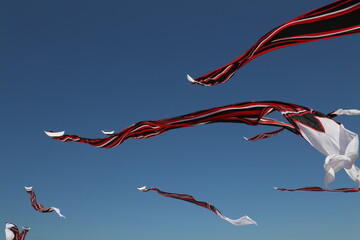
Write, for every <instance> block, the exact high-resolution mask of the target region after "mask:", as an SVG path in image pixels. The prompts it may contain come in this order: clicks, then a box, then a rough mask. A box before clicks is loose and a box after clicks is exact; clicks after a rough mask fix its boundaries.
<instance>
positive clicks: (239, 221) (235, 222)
mask: <svg viewBox="0 0 360 240" xmlns="http://www.w3.org/2000/svg"><path fill="white" fill-rule="evenodd" d="M138 190H140V191H142V192H149V191H155V192H157V193H159V194H160V195H162V196H164V197H171V198H175V199H179V200H183V201H187V202H190V203H193V204H196V205H198V206H200V207H203V208H206V209H208V210H210V211H212V212H214V213H215V214H216V215H217V216H219V217H221V218H222V219H224V220H226V221H228V222H229V223H231V224H233V225H236V226H243V225H250V224H255V225H257V223H256V222H255V221H254V220H252V219H251V218H250V217H248V216H243V217H241V218H239V219H235V220H234V219H230V218H228V217H225V216H224V215H223V214H222V213H221V212H220V211H219V210H218V209H217V208H216V207H215V206H214V205H212V204H210V203H208V202H202V201H198V200H196V199H195V198H194V197H193V196H191V195H188V194H179V193H169V192H164V191H161V190H159V189H158V188H154V187H152V188H149V189H146V187H145V186H144V187H139V188H138Z"/></svg>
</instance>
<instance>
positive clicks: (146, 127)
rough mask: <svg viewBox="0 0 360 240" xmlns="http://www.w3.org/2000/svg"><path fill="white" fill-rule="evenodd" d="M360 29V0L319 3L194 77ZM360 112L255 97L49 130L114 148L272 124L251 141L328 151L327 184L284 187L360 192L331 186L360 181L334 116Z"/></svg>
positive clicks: (219, 77)
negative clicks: (107, 124) (127, 121)
mask: <svg viewBox="0 0 360 240" xmlns="http://www.w3.org/2000/svg"><path fill="white" fill-rule="evenodd" d="M356 33H360V0H338V1H335V2H333V3H330V4H328V5H325V6H323V7H320V8H318V9H315V10H312V11H310V12H308V13H305V14H303V15H301V16H299V17H297V18H295V19H293V20H291V21H288V22H286V23H284V24H282V25H280V26H279V27H276V28H274V29H273V30H271V31H269V32H268V33H267V34H265V35H264V36H263V37H261V38H260V39H259V40H258V41H257V42H256V43H255V44H254V45H253V46H252V47H251V48H250V49H248V50H247V51H246V52H245V53H244V54H242V55H241V56H240V57H239V58H237V59H235V60H234V61H232V62H230V63H228V64H226V65H225V66H223V67H220V68H218V69H216V70H214V71H212V72H210V73H207V74H205V75H203V76H201V77H198V78H195V79H193V78H192V77H190V76H189V75H188V76H187V78H188V80H189V81H190V82H191V83H193V84H198V85H203V86H212V85H216V84H220V83H224V82H226V81H228V80H229V79H230V78H231V77H232V76H233V75H234V74H235V73H236V71H237V70H238V69H240V68H241V67H243V66H244V65H245V64H247V63H249V62H250V61H252V60H253V59H255V58H257V57H259V56H261V55H262V54H265V53H267V52H270V51H273V50H276V49H279V48H284V47H288V46H292V45H297V44H302V43H308V42H312V41H318V40H325V39H330V38H335V37H340V36H346V35H351V34H356ZM274 111H277V112H279V113H280V114H282V116H283V117H284V118H285V120H286V122H283V121H280V120H277V119H273V118H269V117H268V115H269V114H270V113H272V112H274ZM342 114H345V115H360V111H359V110H356V109H348V110H344V109H339V110H336V111H334V112H331V113H329V114H327V115H326V114H323V113H321V112H319V111H316V110H313V109H311V108H308V107H303V106H300V105H296V104H292V103H287V102H279V101H252V102H242V103H236V104H231V105H226V106H222V107H215V108H210V109H205V110H201V111H196V112H192V113H189V114H185V115H181V116H177V117H171V118H165V119H161V120H154V121H140V122H138V123H135V124H133V125H131V126H129V127H127V128H125V129H123V130H122V131H120V132H118V133H115V132H114V131H102V132H103V133H104V134H105V135H106V137H103V138H97V139H91V138H85V137H81V136H78V135H68V134H65V132H64V131H62V132H53V131H46V132H45V133H46V134H47V135H48V136H50V137H51V138H53V139H54V140H60V141H63V142H78V143H86V144H89V145H92V146H95V147H99V148H113V147H117V146H119V145H120V144H122V143H123V142H124V141H125V140H127V139H144V138H151V137H154V136H157V135H161V134H162V133H165V132H167V131H169V130H173V129H180V128H184V127H194V126H199V125H206V124H212V123H244V124H247V125H251V126H258V125H266V126H273V127H276V128H277V129H276V130H274V131H271V132H266V133H260V134H258V135H256V136H254V137H251V138H245V139H246V140H249V141H259V140H262V139H266V138H270V137H273V136H276V135H278V134H280V133H281V132H282V131H284V130H288V131H290V132H292V133H294V134H296V135H298V136H300V137H302V138H303V139H304V140H306V141H307V142H308V143H309V144H310V145H311V146H313V147H314V148H315V149H317V150H318V151H320V152H321V153H322V154H324V155H325V156H326V158H325V162H324V170H325V178H324V183H325V188H321V187H303V188H297V189H287V188H275V189H276V190H279V191H291V192H293V191H311V192H342V193H350V192H359V191H360V188H338V189H328V184H329V183H331V182H333V181H334V180H335V174H336V172H338V171H339V170H341V169H344V170H345V171H346V173H347V174H348V175H349V177H350V178H351V179H352V180H353V181H354V182H355V183H356V184H357V185H358V186H360V169H359V168H358V167H356V165H355V162H356V160H357V158H358V155H359V154H358V152H359V138H358V135H357V134H356V133H354V132H351V131H350V130H348V129H346V128H345V127H344V126H343V125H342V124H341V123H338V122H336V121H334V120H333V118H334V117H336V116H338V115H342ZM25 189H26V192H27V193H28V194H29V195H30V200H31V205H32V206H33V208H34V209H35V210H36V211H39V212H42V213H48V212H56V213H57V214H58V215H59V216H60V217H62V218H65V216H63V215H62V214H61V213H60V210H59V209H58V208H55V207H50V208H45V207H44V206H43V205H41V204H39V203H38V202H37V199H36V195H35V192H34V190H33V188H32V187H25ZM138 189H139V190H140V191H143V192H149V191H155V192H157V193H158V194H160V195H162V196H164V197H170V198H174V199H179V200H183V201H187V202H190V203H192V204H195V205H198V206H200V207H203V208H206V209H208V210H210V211H212V212H214V213H215V214H216V215H217V216H218V217H220V218H222V219H224V220H226V221H228V222H230V223H231V224H234V225H236V226H242V225H249V224H254V225H257V222H256V221H254V220H252V219H251V218H250V217H248V216H243V217H241V218H239V219H235V220H234V219H230V218H228V217H226V216H224V215H223V214H222V213H221V212H220V211H219V210H218V209H217V208H216V207H215V206H214V205H212V204H210V203H208V202H203V201H198V200H196V199H195V198H194V197H193V196H191V195H188V194H179V193H169V192H164V191H161V190H159V189H158V188H154V187H152V188H149V189H146V187H140V188H138ZM29 230H30V228H29V227H26V228H23V230H22V231H21V232H20V231H19V229H18V228H17V226H16V225H14V224H12V223H9V222H8V223H6V224H5V236H6V240H24V239H25V237H26V234H27V233H28V231H29Z"/></svg>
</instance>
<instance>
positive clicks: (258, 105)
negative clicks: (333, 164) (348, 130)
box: [46, 101, 326, 148]
mask: <svg viewBox="0 0 360 240" xmlns="http://www.w3.org/2000/svg"><path fill="white" fill-rule="evenodd" d="M273 111H279V112H280V113H281V114H283V116H284V117H285V118H286V119H287V120H288V121H289V123H284V122H281V121H279V120H276V119H271V118H266V117H265V116H266V115H268V114H269V113H271V112H273ZM315 114H321V113H319V112H317V111H314V110H312V109H310V108H307V107H302V106H299V105H295V104H291V103H286V102H279V101H256V102H255V101H253V102H243V103H237V104H231V105H226V106H222V107H216V108H211V109H206V110H201V111H197V112H193V113H189V114H186V115H182V116H178V117H173V118H165V119H162V120H155V121H141V122H138V123H136V124H133V125H131V126H129V127H127V128H125V129H124V130H122V131H121V132H119V133H113V134H110V135H109V136H107V137H105V138H98V139H90V138H84V137H81V136H78V135H67V134H65V135H64V134H63V132H61V133H60V134H56V133H53V132H46V133H47V134H48V135H49V136H50V137H52V138H53V139H55V140H60V141H63V142H72V141H73V142H78V143H87V144H90V145H92V146H95V147H100V148H112V147H116V146H118V145H120V144H122V143H123V142H124V141H125V140H127V139H143V138H151V137H154V136H157V135H160V134H162V133H164V132H167V131H169V130H172V129H178V128H184V127H194V126H198V125H204V124H211V123H244V124H248V125H252V126H256V125H268V126H275V127H281V129H279V130H276V131H274V132H270V133H264V134H262V135H257V136H255V137H253V138H249V140H252V141H256V140H260V139H264V138H269V137H272V136H275V135H277V134H278V133H279V132H281V131H282V130H283V129H287V130H289V131H291V132H294V133H295V134H298V135H299V132H298V128H297V126H296V124H295V123H294V121H293V120H292V119H293V118H295V117H297V116H304V115H307V119H309V120H308V121H312V120H313V121H314V122H317V120H316V119H315V118H314V117H313V115H315ZM321 116H323V117H326V116H325V115H323V114H321ZM319 131H321V129H319Z"/></svg>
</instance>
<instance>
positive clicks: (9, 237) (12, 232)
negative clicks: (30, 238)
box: [5, 223, 30, 240]
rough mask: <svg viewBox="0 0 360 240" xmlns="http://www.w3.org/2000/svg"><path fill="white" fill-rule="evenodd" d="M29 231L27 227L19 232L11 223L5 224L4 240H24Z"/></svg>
mask: <svg viewBox="0 0 360 240" xmlns="http://www.w3.org/2000/svg"><path fill="white" fill-rule="evenodd" d="M29 230H30V228H29V227H25V228H23V230H22V231H21V232H19V229H18V228H17V226H16V225H15V224H12V223H6V224H5V239H6V240H24V239H25V237H26V234H27V233H28V231H29Z"/></svg>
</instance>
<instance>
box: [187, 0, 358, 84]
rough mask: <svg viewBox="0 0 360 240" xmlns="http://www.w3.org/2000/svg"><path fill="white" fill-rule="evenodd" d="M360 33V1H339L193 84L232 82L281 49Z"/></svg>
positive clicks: (282, 28)
mask: <svg viewBox="0 0 360 240" xmlns="http://www.w3.org/2000/svg"><path fill="white" fill-rule="evenodd" d="M359 32H360V3H359V0H339V1H335V2H333V3H331V4H328V5H326V6H323V7H320V8H318V9H316V10H313V11H310V12H308V13H305V14H304V15H301V16H299V17H297V18H295V19H293V20H291V21H289V22H286V23H284V24H282V25H280V26H279V27H277V28H275V29H273V30H271V31H270V32H268V33H267V34H265V35H264V36H263V37H262V38H260V39H259V40H258V42H256V43H255V44H254V45H253V46H252V47H251V48H250V49H249V50H247V51H246V52H245V53H244V54H243V55H241V56H240V57H239V58H237V59H235V60H234V61H232V62H230V63H228V64H226V65H225V66H223V67H220V68H219V69H216V70H215V71H212V72H210V73H207V74H205V75H203V76H201V77H198V78H196V79H193V78H191V77H190V76H189V75H188V80H189V81H190V82H192V83H193V84H199V85H204V86H212V85H216V84H219V83H224V82H226V81H228V80H229V79H230V78H231V77H232V76H233V75H234V74H235V72H236V71H237V70H238V69H239V68H241V67H243V66H244V65H245V64H247V63H248V62H250V61H252V60H253V59H255V58H256V57H258V56H260V55H262V54H264V53H267V52H270V51H273V50H275V49H278V48H283V47H288V46H292V45H296V44H302V43H307V42H312V41H318V40H324V39H329V38H334V37H340V36H345V35H350V34H355V33H359Z"/></svg>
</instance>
